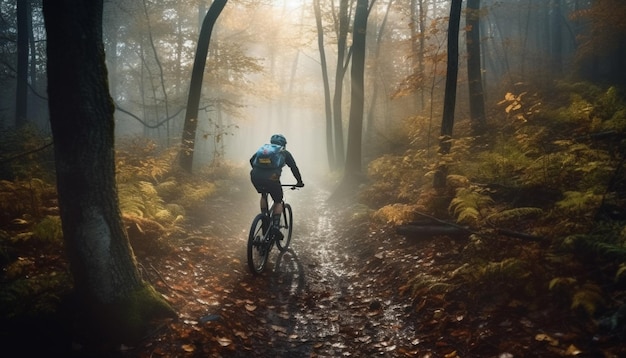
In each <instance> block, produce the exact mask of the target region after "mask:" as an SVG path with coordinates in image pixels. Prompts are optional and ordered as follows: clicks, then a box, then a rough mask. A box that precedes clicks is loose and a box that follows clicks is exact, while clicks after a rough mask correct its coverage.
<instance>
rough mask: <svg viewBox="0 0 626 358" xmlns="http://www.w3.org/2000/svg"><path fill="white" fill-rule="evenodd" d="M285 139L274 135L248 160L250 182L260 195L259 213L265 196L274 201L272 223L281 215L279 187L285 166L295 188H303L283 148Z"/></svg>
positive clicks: (281, 197)
mask: <svg viewBox="0 0 626 358" xmlns="http://www.w3.org/2000/svg"><path fill="white" fill-rule="evenodd" d="M286 145H287V139H286V138H285V136H283V135H282V134H274V135H272V137H271V138H270V143H269V144H265V145H263V146H262V147H261V148H259V150H258V151H257V152H255V153H254V154H253V155H252V157H251V158H250V165H251V166H252V170H251V171H250V180H251V181H252V184H253V185H254V188H255V189H256V190H257V192H258V193H259V194H261V202H260V206H261V211H266V210H268V209H269V208H268V207H267V195H268V194H269V195H270V196H271V197H272V200H274V203H275V205H274V211H273V213H272V216H273V218H274V222H277V221H278V220H280V214H281V213H282V209H283V208H282V204H281V203H282V201H283V188H282V186H281V182H280V177H281V174H282V169H283V167H284V166H285V165H287V166H288V167H289V168H290V169H291V173H292V174H293V176H294V177H295V178H296V180H297V181H298V183H297V185H296V186H299V187H303V186H304V183H303V182H302V176H301V175H300V170H299V169H298V166H297V165H296V161H295V159H294V158H293V155H291V153H290V152H289V151H288V150H287V149H286V148H285V147H286Z"/></svg>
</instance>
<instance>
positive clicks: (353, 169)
mask: <svg viewBox="0 0 626 358" xmlns="http://www.w3.org/2000/svg"><path fill="white" fill-rule="evenodd" d="M367 3H368V1H367V0H357V3H356V11H355V13H354V31H353V35H352V69H351V72H350V76H351V80H352V81H351V83H352V90H351V96H350V121H349V126H348V146H347V150H346V163H345V172H344V177H345V178H346V179H348V181H351V180H352V179H354V178H355V177H358V176H360V174H361V157H362V155H361V150H362V148H361V142H362V141H361V139H362V137H363V107H364V104H365V103H364V102H365V100H364V98H365V90H364V86H363V84H364V78H363V77H364V72H365V35H366V32H367V14H368V11H367Z"/></svg>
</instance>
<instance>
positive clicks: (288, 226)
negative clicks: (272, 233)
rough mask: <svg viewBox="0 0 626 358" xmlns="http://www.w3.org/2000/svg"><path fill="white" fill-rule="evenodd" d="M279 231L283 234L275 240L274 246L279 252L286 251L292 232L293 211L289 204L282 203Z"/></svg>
mask: <svg viewBox="0 0 626 358" xmlns="http://www.w3.org/2000/svg"><path fill="white" fill-rule="evenodd" d="M279 229H280V232H281V233H282V234H283V239H282V240H276V246H277V247H278V249H279V250H280V251H281V252H284V251H286V250H287V249H288V248H289V243H291V233H292V232H293V212H292V210H291V205H289V204H287V203H285V204H284V205H283V214H282V215H281V216H280V227H279Z"/></svg>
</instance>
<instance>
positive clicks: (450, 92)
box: [433, 0, 462, 189]
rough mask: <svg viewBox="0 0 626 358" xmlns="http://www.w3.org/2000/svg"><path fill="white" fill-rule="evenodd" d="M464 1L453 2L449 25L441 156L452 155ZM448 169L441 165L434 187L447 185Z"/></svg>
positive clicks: (440, 144)
mask: <svg viewBox="0 0 626 358" xmlns="http://www.w3.org/2000/svg"><path fill="white" fill-rule="evenodd" d="M461 3H462V0H452V4H451V5H450V20H449V23H448V65H447V71H446V89H445V94H444V99H443V118H442V120H441V137H440V138H441V139H440V141H439V154H441V155H446V154H448V153H450V148H451V147H452V128H453V126H454V110H455V107H456V82H457V77H458V73H459V23H460V21H461ZM447 176H448V168H447V167H446V165H445V164H441V165H440V166H439V167H438V168H437V171H436V172H435V175H434V179H433V186H434V187H435V188H437V189H441V188H443V187H445V185H446V177H447Z"/></svg>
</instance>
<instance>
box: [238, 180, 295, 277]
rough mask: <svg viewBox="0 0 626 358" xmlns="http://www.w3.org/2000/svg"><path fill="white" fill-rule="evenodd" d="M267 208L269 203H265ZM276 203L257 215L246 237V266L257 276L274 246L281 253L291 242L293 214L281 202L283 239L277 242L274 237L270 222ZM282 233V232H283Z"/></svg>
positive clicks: (289, 206)
mask: <svg viewBox="0 0 626 358" xmlns="http://www.w3.org/2000/svg"><path fill="white" fill-rule="evenodd" d="M282 186H290V187H291V188H292V190H295V189H297V188H298V186H296V185H293V184H284V185H282ZM267 204H268V206H269V202H268V203H267ZM276 204H277V203H276V202H272V205H271V207H270V208H269V209H268V210H267V211H266V212H261V213H260V214H257V215H256V216H255V218H254V220H252V226H251V227H250V233H249V235H248V250H247V251H248V266H249V268H250V270H251V271H252V273H254V274H258V273H261V272H262V271H263V270H264V269H265V264H266V263H267V261H268V257H269V253H270V252H271V250H272V248H273V247H274V244H276V247H277V248H278V249H279V250H280V251H281V252H284V251H286V250H287V248H288V246H289V243H290V241H291V234H292V230H293V212H292V209H291V205H289V204H288V203H286V202H285V201H284V200H283V201H282V205H283V210H282V212H281V214H280V220H279V221H280V225H279V227H278V230H280V232H281V234H282V235H283V238H282V239H281V240H277V239H276V237H275V236H274V231H275V230H274V222H273V221H274V220H272V213H273V211H274V207H275V206H276ZM283 231H284V232H283Z"/></svg>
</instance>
